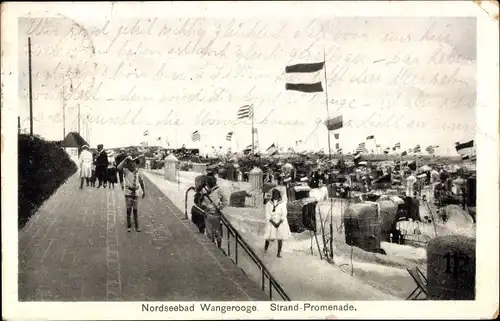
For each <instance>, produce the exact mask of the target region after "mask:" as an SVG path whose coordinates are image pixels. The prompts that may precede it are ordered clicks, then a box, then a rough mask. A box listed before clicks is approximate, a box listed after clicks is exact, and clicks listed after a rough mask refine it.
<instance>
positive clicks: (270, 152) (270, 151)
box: [266, 143, 278, 156]
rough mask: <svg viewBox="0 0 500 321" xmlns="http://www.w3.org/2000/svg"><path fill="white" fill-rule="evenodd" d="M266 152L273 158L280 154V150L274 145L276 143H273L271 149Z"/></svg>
mask: <svg viewBox="0 0 500 321" xmlns="http://www.w3.org/2000/svg"><path fill="white" fill-rule="evenodd" d="M266 152H267V153H268V154H269V155H271V156H273V155H276V154H278V148H277V147H276V145H274V143H273V144H272V145H271V146H269V147H268V148H267V149H266Z"/></svg>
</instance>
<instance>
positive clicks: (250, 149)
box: [243, 145, 252, 155]
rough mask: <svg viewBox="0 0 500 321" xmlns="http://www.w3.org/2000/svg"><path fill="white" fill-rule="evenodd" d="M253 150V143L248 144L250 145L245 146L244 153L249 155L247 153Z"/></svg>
mask: <svg viewBox="0 0 500 321" xmlns="http://www.w3.org/2000/svg"><path fill="white" fill-rule="evenodd" d="M251 151H252V145H248V146H247V147H245V149H244V150H243V154H245V155H247V154H249V153H250V152H251Z"/></svg>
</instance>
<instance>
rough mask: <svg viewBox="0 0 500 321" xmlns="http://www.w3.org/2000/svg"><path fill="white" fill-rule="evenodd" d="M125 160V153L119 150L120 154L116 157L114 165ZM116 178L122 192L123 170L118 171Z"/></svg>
mask: <svg viewBox="0 0 500 321" xmlns="http://www.w3.org/2000/svg"><path fill="white" fill-rule="evenodd" d="M125 158H127V154H126V153H125V148H120V153H119V154H118V155H117V156H116V158H115V163H116V164H117V165H118V164H120V163H121V162H123V160H124V159H125ZM118 178H119V179H120V185H121V187H122V190H123V189H124V186H123V169H121V170H118Z"/></svg>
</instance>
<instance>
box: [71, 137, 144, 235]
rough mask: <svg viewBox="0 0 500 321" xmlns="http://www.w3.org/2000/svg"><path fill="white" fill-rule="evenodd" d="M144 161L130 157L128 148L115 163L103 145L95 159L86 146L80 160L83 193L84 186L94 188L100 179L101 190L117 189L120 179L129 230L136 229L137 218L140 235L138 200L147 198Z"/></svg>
mask: <svg viewBox="0 0 500 321" xmlns="http://www.w3.org/2000/svg"><path fill="white" fill-rule="evenodd" d="M139 164H140V160H139V159H138V158H133V157H132V156H130V155H127V154H126V152H125V149H121V150H120V153H119V154H118V155H117V156H116V157H115V159H114V161H111V162H110V161H109V158H108V154H107V153H106V151H105V150H104V146H103V145H102V144H100V145H98V146H97V155H96V156H94V155H93V154H92V153H91V152H90V150H89V146H88V145H84V146H82V151H81V152H80V156H79V159H78V165H79V168H80V190H83V187H84V183H85V182H86V183H87V187H88V186H94V185H95V180H98V185H97V188H99V187H101V186H102V187H104V188H105V187H106V186H107V185H109V187H110V188H111V187H113V188H114V184H115V183H117V176H118V178H119V181H120V185H121V188H122V190H123V191H124V196H125V207H126V212H127V213H126V214H127V231H128V232H130V231H131V229H132V220H131V218H132V215H133V218H134V227H135V230H136V231H137V232H140V229H139V221H138V207H137V204H138V199H139V196H141V195H142V198H144V197H145V196H146V193H145V186H144V180H143V179H142V176H141V175H140V173H139Z"/></svg>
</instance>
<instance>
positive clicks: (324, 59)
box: [323, 47, 333, 262]
mask: <svg viewBox="0 0 500 321" xmlns="http://www.w3.org/2000/svg"><path fill="white" fill-rule="evenodd" d="M323 64H324V66H323V71H324V74H325V105H326V114H327V115H326V118H327V119H328V118H329V117H330V110H329V108H328V78H327V76H326V50H325V48H324V47H323ZM327 133H328V159H329V161H330V166H332V164H331V162H332V148H331V139H330V130H328V128H327ZM329 245H330V259H331V261H332V262H333V198H332V197H330V244H329Z"/></svg>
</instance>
